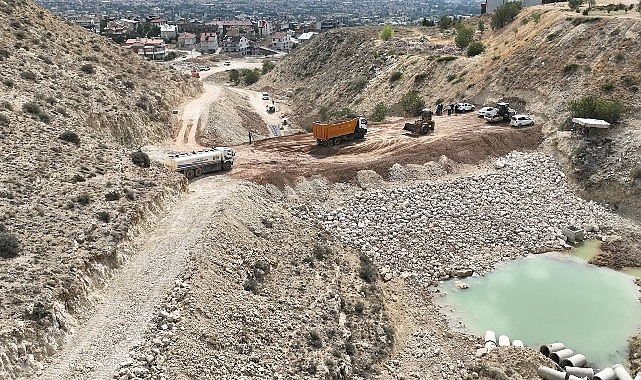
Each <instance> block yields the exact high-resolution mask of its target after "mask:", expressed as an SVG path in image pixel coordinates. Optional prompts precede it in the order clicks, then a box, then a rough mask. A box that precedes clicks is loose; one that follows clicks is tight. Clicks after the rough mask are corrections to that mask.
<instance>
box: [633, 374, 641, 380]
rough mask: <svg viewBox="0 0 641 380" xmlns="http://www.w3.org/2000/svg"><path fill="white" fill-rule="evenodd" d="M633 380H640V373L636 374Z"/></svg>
mask: <svg viewBox="0 0 641 380" xmlns="http://www.w3.org/2000/svg"><path fill="white" fill-rule="evenodd" d="M634 380H641V372H637V376H636V377H635V378H634Z"/></svg>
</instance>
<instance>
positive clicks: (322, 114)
mask: <svg viewBox="0 0 641 380" xmlns="http://www.w3.org/2000/svg"><path fill="white" fill-rule="evenodd" d="M318 116H320V119H321V121H327V120H329V110H328V109H327V107H326V106H321V108H320V109H319V110H318Z"/></svg>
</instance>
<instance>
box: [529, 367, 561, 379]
mask: <svg viewBox="0 0 641 380" xmlns="http://www.w3.org/2000/svg"><path fill="white" fill-rule="evenodd" d="M536 373H537V374H538V375H539V376H541V377H542V378H544V379H545V380H565V372H559V371H557V370H554V369H552V368H549V367H544V366H540V367H539V368H537V369H536Z"/></svg>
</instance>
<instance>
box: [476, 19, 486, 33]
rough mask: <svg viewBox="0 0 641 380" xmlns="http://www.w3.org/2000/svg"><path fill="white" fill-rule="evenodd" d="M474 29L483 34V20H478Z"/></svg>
mask: <svg viewBox="0 0 641 380" xmlns="http://www.w3.org/2000/svg"><path fill="white" fill-rule="evenodd" d="M476 29H478V30H479V32H481V34H483V32H485V23H484V22H483V20H479V24H478V26H477V27H476Z"/></svg>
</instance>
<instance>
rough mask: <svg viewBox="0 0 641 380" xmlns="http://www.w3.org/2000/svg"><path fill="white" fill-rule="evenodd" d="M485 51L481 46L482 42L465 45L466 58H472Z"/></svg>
mask: <svg viewBox="0 0 641 380" xmlns="http://www.w3.org/2000/svg"><path fill="white" fill-rule="evenodd" d="M484 51H485V45H483V43H482V42H479V41H473V42H471V43H470V44H469V45H467V56H468V57H474V56H475V55H479V54H481V53H483V52H484Z"/></svg>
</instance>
